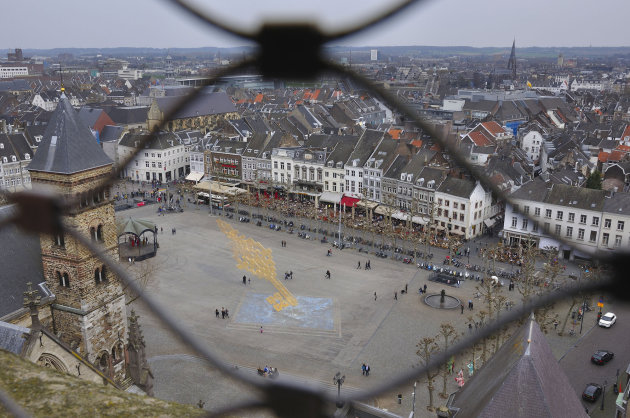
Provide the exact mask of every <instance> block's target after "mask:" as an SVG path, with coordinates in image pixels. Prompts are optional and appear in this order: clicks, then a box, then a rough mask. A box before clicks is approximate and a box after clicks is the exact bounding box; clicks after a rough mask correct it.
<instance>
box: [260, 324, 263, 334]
mask: <svg viewBox="0 0 630 418" xmlns="http://www.w3.org/2000/svg"><path fill="white" fill-rule="evenodd" d="M260 333H261V334H262V333H263V327H262V325H261V326H260Z"/></svg>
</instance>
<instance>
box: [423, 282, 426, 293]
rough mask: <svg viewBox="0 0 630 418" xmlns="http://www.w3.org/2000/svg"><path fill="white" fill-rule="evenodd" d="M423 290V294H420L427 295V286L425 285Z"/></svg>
mask: <svg viewBox="0 0 630 418" xmlns="http://www.w3.org/2000/svg"><path fill="white" fill-rule="evenodd" d="M423 289H424V292H422V293H427V284H426V283H425V284H424V288H423Z"/></svg>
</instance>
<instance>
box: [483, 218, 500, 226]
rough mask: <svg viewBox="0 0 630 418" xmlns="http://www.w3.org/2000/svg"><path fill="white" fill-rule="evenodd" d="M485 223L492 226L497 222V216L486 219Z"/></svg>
mask: <svg viewBox="0 0 630 418" xmlns="http://www.w3.org/2000/svg"><path fill="white" fill-rule="evenodd" d="M483 223H484V225H485V226H487V227H488V228H492V226H494V224H495V223H497V218H490V219H484V221H483Z"/></svg>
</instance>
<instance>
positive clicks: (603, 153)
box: [597, 151, 608, 163]
mask: <svg viewBox="0 0 630 418" xmlns="http://www.w3.org/2000/svg"><path fill="white" fill-rule="evenodd" d="M597 160H598V161H599V162H602V163H605V162H606V161H608V153H607V152H606V151H601V152H600V153H599V155H597Z"/></svg>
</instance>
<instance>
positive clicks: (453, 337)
mask: <svg viewBox="0 0 630 418" xmlns="http://www.w3.org/2000/svg"><path fill="white" fill-rule="evenodd" d="M439 335H440V336H441V337H442V351H446V350H448V349H449V347H450V346H451V344H452V343H454V342H455V341H457V338H458V337H459V335H458V333H457V331H456V330H455V327H453V325H451V324H449V323H447V322H445V323H442V324H441V325H440V334H439ZM441 374H442V392H440V396H441V397H442V398H445V399H446V398H447V397H448V393H447V392H446V380H447V379H448V375H449V370H448V363H445V364H443V365H442V373H441Z"/></svg>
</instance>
